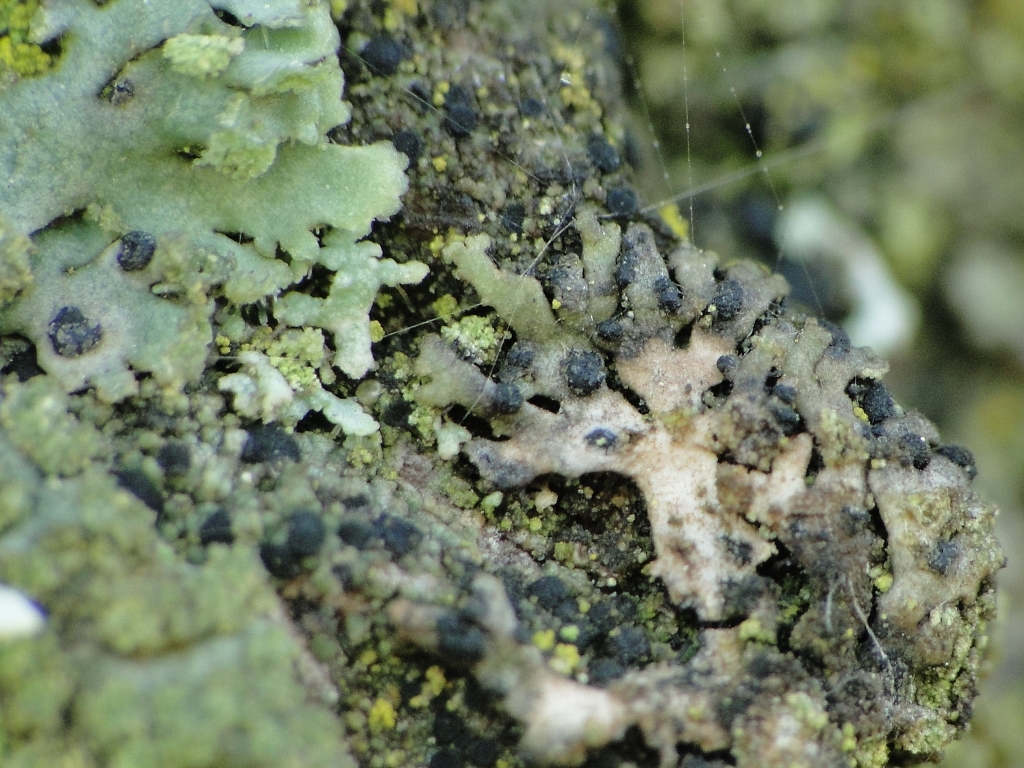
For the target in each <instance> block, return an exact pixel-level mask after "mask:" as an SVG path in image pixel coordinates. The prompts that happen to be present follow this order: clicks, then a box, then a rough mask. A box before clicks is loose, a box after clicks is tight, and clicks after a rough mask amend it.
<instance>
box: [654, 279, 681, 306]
mask: <svg viewBox="0 0 1024 768" xmlns="http://www.w3.org/2000/svg"><path fill="white" fill-rule="evenodd" d="M654 291H655V292H656V293H657V294H658V306H659V307H661V308H662V309H664V310H665V311H666V312H672V313H676V312H678V311H679V309H680V308H681V307H682V306H683V295H682V293H680V291H679V286H677V285H676V284H675V283H673V282H672V281H671V280H669V279H668V278H667V277H665V276H664V275H662V276H661V277H659V278H657V279H656V280H655V281H654Z"/></svg>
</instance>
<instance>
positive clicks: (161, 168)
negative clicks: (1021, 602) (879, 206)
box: [0, 0, 1002, 768]
mask: <svg viewBox="0 0 1024 768" xmlns="http://www.w3.org/2000/svg"><path fill="white" fill-rule="evenodd" d="M151 5H152V4H150V3H142V2H135V0H114V2H110V3H106V4H103V5H99V6H97V5H96V4H94V3H90V2H86V0H81V2H71V0H68V2H66V3H58V4H53V5H47V6H46V7H45V9H44V12H42V13H41V15H40V16H39V18H38V21H37V22H35V23H36V25H37V26H36V27H35V28H34V29H35V32H34V34H35V35H36V37H37V38H38V39H39V40H42V41H47V40H50V41H52V40H53V39H54V38H53V37H52V35H55V34H57V32H58V31H67V34H66V35H64V36H63V37H60V42H61V44H62V45H61V46H51V48H53V49H58V48H59V50H60V53H59V55H58V56H57V57H56V58H55V61H54V64H53V70H52V73H51V74H44V75H42V76H40V77H37V78H24V79H21V80H18V81H15V82H13V83H12V84H10V85H8V86H6V89H5V90H4V91H2V92H0V102H2V103H4V104H8V103H9V104H13V105H14V106H15V107H17V108H18V109H17V110H15V111H14V112H8V111H0V128H3V127H4V126H10V127H14V128H17V131H15V132H14V133H13V134H12V135H15V136H16V137H17V138H16V141H15V143H14V146H15V148H16V150H12V152H14V151H16V152H17V153H19V154H18V157H19V158H21V157H22V156H23V159H24V162H25V163H26V164H27V165H26V169H27V170H26V171H25V173H24V175H19V174H21V173H22V172H21V170H20V168H21V166H17V167H18V169H19V170H18V173H17V174H15V176H13V177H12V178H14V179H15V181H16V182H17V184H18V185H19V186H18V188H19V190H20V194H19V196H16V197H10V199H9V200H8V198H0V200H2V202H3V204H4V209H5V214H6V215H7V216H8V220H5V222H7V223H5V224H4V227H5V230H4V231H5V232H8V231H9V232H10V233H13V234H12V235H11V236H10V237H8V239H6V240H0V247H4V248H5V251H4V259H5V261H4V262H3V264H4V267H5V269H6V268H7V266H8V265H10V269H8V271H7V272H4V273H2V275H0V276H2V277H4V280H5V282H4V283H3V285H4V286H6V287H5V288H4V290H6V291H7V293H6V294H5V298H6V300H7V303H6V304H5V305H4V306H3V308H2V309H0V322H2V323H4V325H3V329H4V330H3V333H4V334H5V336H4V337H3V338H2V339H0V365H2V369H3V373H4V374H5V375H6V379H5V380H4V382H3V390H2V400H0V428H2V429H0V584H4V585H6V586H8V587H10V588H11V589H14V590H17V592H18V594H20V595H23V596H24V597H25V598H26V599H30V600H32V601H34V602H35V604H36V605H38V606H39V607H40V609H41V610H42V611H43V612H44V614H45V619H44V622H43V627H42V629H41V631H39V633H38V634H36V635H35V636H33V637H30V638H21V639H18V640H16V641H14V643H7V642H6V641H2V640H0V734H2V736H0V760H3V762H4V764H5V765H6V764H7V763H8V762H10V763H11V764H14V765H20V764H26V765H34V764H41V763H47V764H52V763H53V762H54V761H55V758H54V756H62V757H67V759H73V760H76V761H78V763H79V764H81V765H85V766H91V765H150V764H152V765H164V766H169V767H170V768H176V767H177V766H179V765H180V766H185V765H188V766H213V765H228V766H233V765H252V766H264V765H282V764H287V765H295V766H303V767H304V766H319V765H343V766H344V765H349V764H351V763H352V762H353V761H355V762H358V763H359V764H360V765H362V766H366V768H412V766H422V765H429V766H431V768H449V767H451V766H458V765H463V764H465V763H467V762H468V763H472V764H473V765H476V766H479V768H490V766H495V768H520V766H523V765H525V764H527V763H528V762H547V763H553V764H562V765H573V764H578V763H581V762H589V763H590V764H602V765H619V764H623V763H629V764H633V765H638V764H639V765H647V766H649V765H653V764H655V763H661V764H662V765H664V766H672V765H676V764H681V765H682V766H683V768H690V766H693V765H701V764H710V765H718V764H722V762H723V761H725V760H727V761H729V762H731V763H733V764H736V765H739V766H753V765H757V766H767V767H773V766H780V767H781V766H786V767H787V768H788V767H789V766H792V765H804V766H833V765H834V766H847V765H850V764H851V761H853V762H855V763H858V764H860V765H862V766H867V765H872V766H874V765H881V764H883V763H884V762H885V761H886V760H887V759H888V758H889V757H890V756H891V755H894V756H898V758H899V759H900V760H901V761H902V762H904V763H910V762H914V761H919V760H924V759H930V758H932V757H934V756H935V755H936V754H937V753H938V752H939V751H940V750H941V749H942V748H943V747H944V745H945V744H946V743H948V741H949V740H950V739H951V738H954V737H955V736H956V734H957V733H958V732H959V731H961V730H962V729H963V728H964V727H965V724H966V720H967V716H968V714H969V709H970V706H971V702H972V700H973V698H974V695H975V685H976V680H977V676H978V672H979V668H980V666H981V663H982V657H983V652H984V648H985V643H986V631H987V627H988V626H989V624H990V623H991V620H992V618H993V614H994V592H993V589H994V588H993V582H992V574H993V573H994V571H995V570H996V569H997V568H998V567H999V566H1000V564H1001V562H1002V560H1001V554H1000V552H999V550H998V546H997V545H996V543H995V541H994V539H993V537H992V533H991V528H992V520H993V517H994V511H993V509H992V508H991V507H989V506H987V505H985V504H983V503H981V502H979V501H978V500H977V498H976V497H975V496H974V494H973V493H972V492H971V491H970V489H969V482H970V479H971V477H973V474H974V471H975V468H974V466H973V461H972V460H971V458H970V454H969V453H967V452H966V450H964V449H961V448H958V447H955V446H948V445H944V444H943V443H942V442H941V440H940V439H939V437H938V434H937V432H936V431H935V429H934V428H933V427H932V426H931V425H930V424H929V423H928V422H927V421H926V420H924V419H923V418H922V417H921V416H919V415H918V414H916V413H914V412H913V411H911V410H905V409H903V408H900V407H899V406H898V405H897V404H896V403H895V402H894V401H893V400H892V398H891V397H890V396H889V394H888V391H887V390H886V388H885V386H884V384H882V382H881V378H882V376H883V375H884V373H885V369H886V366H885V364H884V363H883V362H882V361H881V360H880V359H879V358H878V357H877V356H875V355H874V354H873V353H871V352H870V351H869V350H865V349H854V348H852V347H851V346H850V344H849V343H848V340H847V339H846V338H845V337H844V335H843V333H842V331H840V330H839V329H838V328H836V327H834V326H831V325H830V324H828V323H826V322H823V321H818V320H815V319H813V318H810V317H807V316H805V315H803V314H801V313H799V312H798V311H795V310H793V309H792V308H790V307H789V306H788V304H787V299H786V295H787V292H788V290H789V288H788V286H787V284H786V282H785V281H784V280H783V279H782V278H781V277H779V276H776V275H772V274H770V273H769V272H768V271H767V270H765V269H763V268H762V267H760V266H756V265H754V264H752V263H750V262H747V261H742V260H740V261H729V260H726V259H724V258H719V257H718V256H716V255H715V254H713V253H710V252H706V251H702V250H700V249H699V248H696V247H694V246H693V245H692V244H691V243H688V242H685V241H680V240H678V239H677V237H676V236H677V235H678V234H679V232H680V231H685V230H684V228H682V227H680V226H679V224H680V222H675V224H676V226H675V227H670V226H669V225H667V224H665V223H664V222H663V221H661V219H659V218H657V217H651V216H646V215H644V214H643V213H642V212H641V211H640V209H639V206H638V203H637V197H636V194H635V193H634V192H633V191H632V189H631V188H630V169H629V164H628V163H626V162H624V160H625V157H624V156H625V155H626V154H627V146H628V141H627V140H626V135H625V130H624V128H623V122H622V105H621V103H620V96H621V94H620V91H619V88H618V72H619V62H617V61H616V60H615V59H614V58H613V56H614V52H615V50H616V46H615V45H614V43H615V39H614V35H613V33H612V31H611V28H610V27H609V26H608V24H607V23H606V20H605V19H604V18H603V17H602V16H601V15H600V14H599V13H597V11H596V9H594V8H593V7H592V6H590V5H588V4H586V3H585V2H580V3H579V4H576V3H572V4H571V7H566V6H565V5H564V4H561V5H560V7H557V8H555V7H552V4H550V3H545V2H541V0H527V1H526V2H523V3H517V4H514V5H512V4H503V3H497V2H494V3H475V4H464V3H460V2H450V1H449V0H422V1H421V2H416V3H409V2H400V3H386V4H372V3H366V2H357V3H331V4H330V13H329V12H328V5H327V4H326V3H311V4H310V3H305V2H297V1H295V2H287V1H286V0H280V1H279V2H275V3H271V4H265V3H255V2H247V0H234V1H233V2H224V3H219V4H218V6H217V11H216V12H215V11H214V10H213V9H212V7H211V6H208V5H206V4H202V3H199V4H191V3H185V4H179V5H176V6H175V7H174V8H170V7H167V8H152V7H151ZM114 19H118V20H120V21H122V22H123V23H121V24H113V23H111V22H112V21H113V20H114ZM332 19H333V21H332ZM157 21H160V24H159V25H157V24H156V22H157ZM164 22H166V23H164ZM335 25H337V26H335ZM157 27H159V29H158V28H157ZM172 40H173V41H177V42H173V43H169V41H172ZM339 40H340V41H341V44H342V50H341V52H340V54H339V60H340V64H341V67H343V68H344V71H345V77H344V80H345V81H346V98H348V99H349V100H350V101H351V108H350V107H349V106H348V105H345V104H344V103H343V102H341V101H340V97H341V82H342V77H341V73H340V71H339V69H338V66H337V64H336V62H335V59H334V53H333V52H334V48H335V46H337V45H338V41H339ZM239 41H240V42H239ZM168 45H169V47H168ZM76 64H80V66H79V69H78V70H77V71H76V72H72V71H71V70H70V69H69V67H71V66H72V65H76ZM100 70H102V76H101V72H100ZM50 77H53V78H56V79H55V80H53V81H50V80H48V78H50ZM85 81H88V83H86V84H87V85H88V86H89V87H85V85H83V84H82V83H83V82H85ZM58 82H64V83H65V84H73V85H75V86H76V88H77V90H76V89H75V88H71V89H70V90H69V98H70V99H71V101H72V102H73V103H75V104H79V105H80V106H81V107H82V109H83V121H84V122H83V126H84V128H80V129H78V130H80V131H84V134H83V135H86V136H88V137H89V139H88V141H91V142H92V147H91V149H90V154H92V149H95V155H96V156H98V157H100V160H99V161H97V162H96V164H95V167H93V166H91V165H88V167H86V166H87V164H85V161H84V160H83V159H82V157H83V154H84V153H79V154H75V153H71V155H73V156H71V155H67V153H65V155H67V157H66V162H65V164H64V166H63V167H62V168H61V170H62V172H64V171H66V173H65V175H58V174H57V173H56V169H58V164H57V161H56V160H55V159H54V156H55V154H54V153H56V152H57V149H58V148H59V147H60V146H61V142H65V143H66V144H67V146H68V147H72V148H79V149H80V148H81V142H82V138H81V136H78V135H73V134H74V131H72V130H71V129H70V128H69V127H67V126H65V125H63V124H62V123H60V120H59V119H58V117H59V116H57V115H55V114H54V113H53V112H52V111H47V110H45V109H43V108H42V107H41V106H39V105H40V103H41V102H40V99H42V96H41V95H40V94H42V95H45V94H47V93H50V92H51V90H52V89H53V88H55V87H56V85H54V84H55V83H58ZM29 83H34V84H35V85H34V86H33V88H29V85H28V84H29ZM69 87H70V86H69ZM5 100H7V101H5ZM169 105H170V106H173V107H174V109H168V108H167V107H168V106H169ZM28 107H32V108H36V107H38V110H37V113H33V115H34V118H33V119H34V120H35V121H36V122H35V123H33V125H35V124H39V125H40V126H41V128H40V131H41V132H40V133H39V134H38V136H39V137H41V138H34V137H32V138H30V137H29V134H28V128H27V127H26V125H27V121H28V118H27V117H26V116H25V115H26V114H28V113H30V112H31V110H30V109H28ZM18 110H21V111H18ZM12 115H13V116H12ZM115 118H116V119H115ZM348 118H350V119H348ZM122 123H123V125H122ZM335 123H336V124H335ZM133 126H134V127H138V126H143V127H145V129H146V130H145V131H144V132H143V133H144V134H145V138H144V139H141V140H139V141H137V142H135V141H134V140H133V142H132V143H131V146H129V147H128V148H127V149H126V142H127V138H126V137H128V136H133V137H134V136H135V134H131V133H129V128H131V127H133ZM325 134H326V135H327V136H329V139H327V138H325ZM388 142H391V143H393V145H394V147H397V148H398V149H399V150H400V151H401V153H402V154H404V155H405V157H407V158H408V168H407V173H408V191H407V192H406V194H405V196H404V198H403V207H402V209H401V210H398V195H399V194H400V193H401V192H402V191H403V190H405V189H406V182H405V177H404V176H403V175H402V172H401V169H402V168H403V167H404V164H403V163H404V161H402V160H401V159H400V158H399V156H398V153H397V152H396V150H395V149H394V148H393V147H392V144H391V143H388ZM5 149H6V146H5ZM101 150H102V151H101ZM108 150H109V151H108ZM104 152H107V154H104ZM117 152H120V154H117ZM126 153H127V154H126ZM146 153H155V155H154V156H153V157H150V156H149V155H147V154H146ZM161 153H164V154H161ZM13 156H14V154H11V153H9V154H8V155H7V157H8V160H9V159H10V158H11V157H13ZM122 158H124V160H123V162H122V160H121V159H122ZM0 159H2V158H0ZM115 161H116V162H115ZM4 162H8V161H4ZM8 164H9V165H10V163H8ZM33 164H34V165H33ZM12 167H14V166H12ZM29 171H32V173H29ZM55 179H59V180H60V183H57V182H55V181H54V180H55ZM72 181H74V182H75V183H74V184H72V183H71V182H72ZM161 185H162V186H161ZM2 194H5V193H3V192H0V195H2ZM386 216H393V219H392V220H391V221H390V222H384V221H381V219H383V218H384V217H386ZM374 219H378V220H379V221H378V223H377V224H376V225H375V226H374V228H373V231H372V232H371V231H370V230H371V223H372V222H373V221H374ZM368 233H369V237H367V235H368ZM11 244H13V245H11ZM25 264H27V265H28V266H29V267H30V269H31V275H28V274H27V273H26V270H25V269H24V265H25ZM428 267H429V270H428ZM8 275H10V277H9V278H8V277H7V276H8ZM112 297H113V298H116V299H117V300H116V301H112V300H110V299H111V298H112ZM47 302H49V303H47ZM118 313H120V314H118ZM16 333H17V334H19V335H14V334H16ZM145 333H150V334H152V335H151V336H145ZM118 334H121V335H118ZM144 337H145V338H148V339H150V342H149V343H147V344H146V345H145V347H144V348H138V349H135V348H131V347H130V344H129V340H138V339H140V338H144ZM175 345H177V346H175ZM86 361H88V365H85V362H86ZM75 366H80V367H78V368H76V367H75ZM342 433H344V434H342ZM883 587H884V588H883ZM915 601H916V602H915ZM350 755H351V757H350ZM68 756H70V757H68Z"/></svg>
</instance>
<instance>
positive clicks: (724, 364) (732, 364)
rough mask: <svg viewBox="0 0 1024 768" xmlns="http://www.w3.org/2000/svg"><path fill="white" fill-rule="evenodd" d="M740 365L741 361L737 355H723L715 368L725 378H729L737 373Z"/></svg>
mask: <svg viewBox="0 0 1024 768" xmlns="http://www.w3.org/2000/svg"><path fill="white" fill-rule="evenodd" d="M739 364H740V361H739V358H737V357H736V355H722V356H721V357H720V358H718V359H717V360H716V361H715V367H716V368H718V372H719V373H720V374H722V375H723V376H728V375H729V374H730V373H732V372H733V371H735V370H736V368H738V367H739Z"/></svg>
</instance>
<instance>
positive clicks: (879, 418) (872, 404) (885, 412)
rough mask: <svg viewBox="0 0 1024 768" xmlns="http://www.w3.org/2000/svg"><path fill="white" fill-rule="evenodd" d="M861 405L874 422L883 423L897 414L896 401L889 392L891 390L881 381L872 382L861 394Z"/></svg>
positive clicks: (869, 418) (869, 419)
mask: <svg viewBox="0 0 1024 768" xmlns="http://www.w3.org/2000/svg"><path fill="white" fill-rule="evenodd" d="M860 407H861V408H863V409H864V413H866V414H867V416H868V421H870V422H871V423H872V424H881V423H882V422H883V421H885V420H886V419H891V418H892V417H893V416H895V415H896V403H895V402H894V401H893V399H892V396H891V395H890V394H889V390H887V389H886V388H885V385H884V384H883V383H882V382H880V381H873V382H871V384H870V385H869V386H868V388H867V390H866V391H865V392H864V393H863V394H862V395H861V398H860Z"/></svg>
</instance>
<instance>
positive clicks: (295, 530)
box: [286, 510, 327, 558]
mask: <svg viewBox="0 0 1024 768" xmlns="http://www.w3.org/2000/svg"><path fill="white" fill-rule="evenodd" d="M326 535H327V529H326V528H325V527H324V521H323V520H322V519H321V518H320V515H318V514H317V513H316V512H313V511H310V510H304V511H302V512H296V513H295V514H294V515H292V516H291V517H290V518H288V540H287V542H286V544H287V546H288V548H289V549H290V550H291V551H292V552H293V553H294V554H295V556H296V557H297V558H303V557H311V556H313V555H315V554H316V553H317V552H319V551H320V547H322V546H323V544H324V538H325V537H326Z"/></svg>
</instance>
